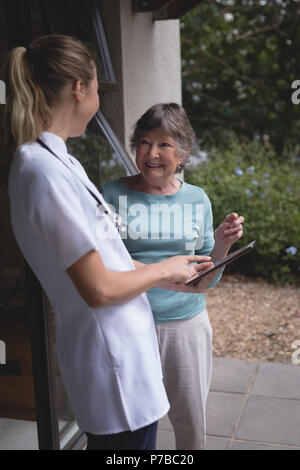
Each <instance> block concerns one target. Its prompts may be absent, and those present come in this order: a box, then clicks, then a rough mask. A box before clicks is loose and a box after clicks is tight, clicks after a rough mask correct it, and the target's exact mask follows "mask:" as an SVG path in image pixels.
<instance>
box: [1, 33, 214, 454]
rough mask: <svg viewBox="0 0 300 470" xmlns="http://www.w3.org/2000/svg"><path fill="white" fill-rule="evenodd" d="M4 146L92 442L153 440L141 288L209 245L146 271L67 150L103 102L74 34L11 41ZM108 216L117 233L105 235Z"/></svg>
mask: <svg viewBox="0 0 300 470" xmlns="http://www.w3.org/2000/svg"><path fill="white" fill-rule="evenodd" d="M6 84H7V105H6V107H5V116H4V119H3V122H2V123H1V129H4V133H5V135H4V137H5V143H4V147H3V148H2V149H1V154H2V157H3V158H4V159H5V160H6V167H7V168H10V169H9V198H10V207H11V220H12V226H13V231H14V234H15V237H16V240H17V242H18V244H19V246H20V248H21V250H22V252H23V254H24V257H25V258H26V260H27V261H28V263H29V265H30V266H31V268H32V269H33V271H34V272H35V274H36V276H37V277H38V279H39V280H40V282H41V284H42V286H43V288H44V290H45V291H46V293H47V295H48V297H49V299H50V302H51V304H52V306H53V308H54V311H55V320H56V339H57V355H58V363H59V366H60V370H61V374H62V377H63V380H64V383H65V386H66V389H67V392H68V394H69V397H70V401H71V405H72V407H73V410H74V413H75V415H76V417H77V420H78V424H79V426H80V427H81V428H82V429H83V430H84V431H86V433H87V435H88V449H89V450H92V449H154V448H155V436H156V424H157V420H158V419H159V418H161V417H162V416H163V415H165V414H166V413H167V411H168V408H169V403H168V400H167V397H166V393H165V390H164V386H163V382H162V373H161V365H160V360H159V351H158V345H157V340H156V334H155V327H154V323H153V317H152V313H151V309H150V306H149V303H148V300H147V297H146V295H145V294H143V292H145V291H146V290H148V289H150V288H151V287H153V286H154V285H156V284H157V283H159V282H161V281H162V282H165V281H168V282H179V283H180V282H181V283H183V282H185V281H186V280H187V279H188V278H190V277H191V275H193V274H194V273H195V271H196V270H195V268H194V267H193V266H192V265H191V264H190V263H193V262H195V261H206V263H203V266H202V267H204V268H205V267H209V266H211V265H212V264H211V263H210V262H209V260H210V258H208V257H203V256H180V257H172V258H170V259H168V260H165V261H163V262H160V263H157V264H155V265H151V266H146V267H143V268H141V269H139V270H138V271H136V270H135V266H134V263H133V261H132V259H131V257H130V255H129V253H128V251H127V250H126V248H125V246H124V245H123V243H122V240H121V238H120V236H119V234H118V230H117V227H116V226H115V223H114V222H113V220H112V218H111V214H110V211H109V207H108V206H107V204H106V202H105V200H104V199H103V197H102V195H101V194H100V193H99V192H98V190H97V189H96V188H95V186H94V185H93V184H92V183H91V181H90V180H89V178H88V176H87V174H86V173H85V171H84V169H83V168H82V166H81V165H80V163H79V162H78V160H76V159H75V158H74V157H72V156H71V155H69V154H68V151H67V147H66V141H67V139H68V138H69V137H76V136H80V135H82V134H83V132H84V131H85V129H86V126H87V124H88V122H89V121H90V120H91V119H92V117H93V116H94V114H95V113H96V111H97V110H98V107H99V97H98V82H97V75H96V66H95V63H94V61H93V59H92V57H91V55H90V53H89V51H88V50H87V49H86V48H85V47H84V46H83V45H82V43H81V42H79V41H78V40H76V39H73V38H71V37H67V36H61V35H52V36H44V37H42V38H39V39H37V40H35V41H34V42H32V44H30V46H29V47H28V48H23V47H18V48H16V49H14V50H12V51H11V53H10V55H9V58H8V62H7V65H6ZM107 226H108V227H109V230H110V233H111V235H112V236H111V237H110V238H105V237H103V236H99V234H100V235H101V233H102V231H104V227H107Z"/></svg>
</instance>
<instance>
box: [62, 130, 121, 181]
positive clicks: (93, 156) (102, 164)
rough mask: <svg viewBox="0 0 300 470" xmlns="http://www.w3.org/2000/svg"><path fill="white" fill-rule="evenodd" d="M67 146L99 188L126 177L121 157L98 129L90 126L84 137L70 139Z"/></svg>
mask: <svg viewBox="0 0 300 470" xmlns="http://www.w3.org/2000/svg"><path fill="white" fill-rule="evenodd" d="M67 145H68V149H69V153H70V154H71V155H73V156H74V157H76V158H78V160H79V161H80V163H81V164H82V166H83V167H84V169H85V171H86V172H87V174H88V176H89V178H90V179H91V181H93V183H94V184H95V185H96V186H97V187H98V188H99V187H100V186H101V184H103V183H107V182H108V181H111V180H114V179H118V178H121V177H123V176H126V170H125V168H124V166H123V165H122V163H120V160H119V156H118V155H117V153H116V151H115V150H114V149H113V147H112V146H111V145H110V144H109V142H108V141H107V139H106V137H105V136H104V134H103V132H102V131H101V129H99V128H98V127H94V126H93V125H91V126H89V127H88V129H87V132H86V133H85V134H84V135H83V136H82V137H80V138H74V139H69V140H68V143H67Z"/></svg>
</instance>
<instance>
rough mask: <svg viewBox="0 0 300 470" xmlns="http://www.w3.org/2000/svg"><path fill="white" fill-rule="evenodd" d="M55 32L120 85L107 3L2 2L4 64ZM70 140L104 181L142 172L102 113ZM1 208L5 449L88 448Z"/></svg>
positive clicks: (47, 316) (1, 431)
mask: <svg viewBox="0 0 300 470" xmlns="http://www.w3.org/2000/svg"><path fill="white" fill-rule="evenodd" d="M52 33H61V34H69V35H72V36H75V37H78V38H79V39H81V40H82V41H83V42H84V43H85V44H86V45H87V46H88V47H89V48H90V49H91V50H92V52H93V54H94V56H95V57H96V58H97V68H98V76H99V82H100V88H101V83H105V84H106V87H109V86H110V85H111V86H113V85H114V84H115V75H114V72H113V67H112V63H111V60H110V54H109V50H108V47H107V41H106V37H105V33H104V28H103V24H102V19H101V1H97V0H95V1H94V0H90V1H89V2H85V1H84V0H64V2H61V1H60V0H51V2H48V1H45V0H28V1H26V2H24V0H4V1H2V2H1V3H0V63H2V62H3V57H4V55H5V53H6V52H7V51H8V50H9V49H11V48H13V47H16V46H20V45H23V46H25V45H28V44H29V43H30V42H31V41H32V40H33V39H34V38H35V37H38V36H40V35H43V34H52ZM0 80H1V76H0ZM0 106H1V105H0ZM67 145H68V148H69V152H70V153H72V154H73V155H74V156H75V157H78V159H79V160H80V161H81V163H82V164H83V166H84V167H85V169H86V171H87V173H88V175H89V177H90V178H91V179H92V180H93V182H94V183H95V184H96V185H97V186H99V185H100V184H101V183H104V182H106V181H108V180H110V179H114V178H117V177H120V176H125V175H128V174H134V173H135V172H136V169H135V166H134V164H133V163H132V161H131V159H130V158H129V156H128V155H127V154H126V152H125V151H124V149H123V147H122V145H121V144H120V143H119V141H118V139H117V138H116V136H115V134H114V132H113V130H112V129H111V128H110V126H109V124H108V123H107V121H106V119H105V116H103V114H102V113H101V112H100V111H99V112H98V114H97V116H96V117H95V119H94V120H93V121H92V122H91V124H90V125H89V127H88V129H87V132H86V133H85V134H84V135H83V136H82V137H81V138H80V139H70V140H69V141H68V143H67ZM0 210H1V220H2V227H1V244H0V449H49V450H51V449H53V450H54V449H81V448H83V447H84V444H85V435H84V434H83V432H82V430H80V429H79V428H78V425H77V423H76V419H75V417H74V414H73V411H72V409H71V407H70V404H69V401H68V397H67V395H66V392H65V389H64V385H63V382H62V379H61V376H60V372H59V368H58V365H57V362H56V355H55V322H54V315H53V311H52V307H51V305H50V303H49V301H48V299H47V297H46V295H45V293H44V292H43V290H42V288H41V286H40V284H39V281H38V280H37V279H36V277H35V276H34V274H33V273H32V271H31V269H30V267H29V266H28V265H27V264H26V262H25V260H24V259H23V257H22V255H21V253H20V251H19V249H18V247H17V245H16V242H15V240H14V237H13V234H12V230H11V226H10V221H9V204H8V202H7V201H6V202H2V203H1V206H0Z"/></svg>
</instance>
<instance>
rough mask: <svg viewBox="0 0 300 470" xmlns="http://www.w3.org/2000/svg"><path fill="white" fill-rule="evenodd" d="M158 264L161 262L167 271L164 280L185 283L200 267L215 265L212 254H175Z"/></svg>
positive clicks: (206, 267)
mask: <svg viewBox="0 0 300 470" xmlns="http://www.w3.org/2000/svg"><path fill="white" fill-rule="evenodd" d="M191 263H201V264H191ZM158 264H161V267H162V268H163V269H164V271H165V275H164V280H163V282H165V283H166V282H167V283H168V282H171V283H184V282H186V281H188V280H189V279H191V277H193V276H194V275H195V274H197V272H198V271H199V270H200V269H201V270H202V269H210V268H212V267H213V263H212V262H211V258H210V256H199V255H190V256H184V255H183V256H173V257H171V258H168V259H167V260H165V261H161V262H160V263H158Z"/></svg>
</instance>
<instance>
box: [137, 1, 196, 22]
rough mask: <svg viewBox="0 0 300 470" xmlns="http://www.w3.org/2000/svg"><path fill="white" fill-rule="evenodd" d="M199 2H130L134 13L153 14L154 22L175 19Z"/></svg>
mask: <svg viewBox="0 0 300 470" xmlns="http://www.w3.org/2000/svg"><path fill="white" fill-rule="evenodd" d="M198 3H201V0H132V9H133V11H134V12H136V13H139V12H147V11H148V12H149V11H152V12H153V16H154V19H155V20H170V19H177V18H180V17H181V16H183V15H184V14H185V13H187V12H188V11H189V10H191V9H192V8H194V7H195V6H196V5H198Z"/></svg>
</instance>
